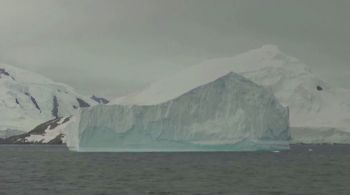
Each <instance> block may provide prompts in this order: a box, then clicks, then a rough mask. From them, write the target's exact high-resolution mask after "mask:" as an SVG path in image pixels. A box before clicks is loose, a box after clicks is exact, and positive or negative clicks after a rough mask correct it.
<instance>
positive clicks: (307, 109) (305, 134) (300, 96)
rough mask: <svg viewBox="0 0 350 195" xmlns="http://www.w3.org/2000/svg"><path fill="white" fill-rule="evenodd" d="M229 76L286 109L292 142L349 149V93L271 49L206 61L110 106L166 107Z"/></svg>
mask: <svg viewBox="0 0 350 195" xmlns="http://www.w3.org/2000/svg"><path fill="white" fill-rule="evenodd" d="M231 71H233V72H236V73H238V74H240V75H242V76H244V77H246V78H248V79H249V80H252V81H253V82H255V83H257V84H259V85H262V86H264V87H265V88H266V89H268V90H270V91H272V92H273V94H274V95H275V96H276V97H277V99H278V100H279V101H280V102H281V103H282V104H283V105H284V106H288V107H289V108H290V125H291V132H292V139H293V140H292V141H293V142H296V143H300V142H301V143H350V142H348V140H350V137H349V136H348V135H349V133H350V90H347V89H341V88H336V87H333V86H330V85H329V84H328V83H327V82H325V81H324V80H322V79H321V78H319V77H318V76H316V75H315V74H313V73H312V71H311V70H310V69H309V68H308V67H307V66H306V65H305V64H303V63H302V62H300V61H299V60H298V59H296V58H294V57H290V56H288V55H286V54H285V53H283V52H281V51H280V50H279V49H278V48H277V47H276V46H273V45H266V46H263V47H262V48H259V49H255V50H252V51H249V52H246V53H243V54H240V55H237V56H235V57H231V58H221V59H213V60H209V61H205V62H203V63H201V64H199V65H195V66H192V67H190V68H188V69H185V70H184V71H182V72H180V73H179V74H175V75H173V76H171V77H168V78H165V79H164V80H162V81H160V82H157V83H154V84H152V85H150V86H149V87H148V88H147V89H145V90H143V91H141V92H139V93H136V94H134V95H130V96H126V97H122V98H118V99H116V100H114V101H113V102H112V103H115V104H126V105H128V104H131V105H132V104H138V105H147V104H152V103H156V102H163V101H167V100H169V99H171V98H173V97H175V96H176V95H177V94H179V93H181V92H185V91H187V90H189V89H191V88H193V87H195V86H198V85H199V84H201V83H207V82H210V81H212V80H214V79H216V78H218V77H220V76H222V75H225V74H227V73H229V72H231ZM158 94H160V95H158ZM154 97H156V98H154Z"/></svg>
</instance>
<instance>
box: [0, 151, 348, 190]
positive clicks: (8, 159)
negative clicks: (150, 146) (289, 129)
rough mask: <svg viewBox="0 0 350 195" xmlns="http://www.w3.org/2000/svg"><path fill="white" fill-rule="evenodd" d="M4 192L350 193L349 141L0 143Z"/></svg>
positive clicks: (1, 185) (0, 172)
mask: <svg viewBox="0 0 350 195" xmlns="http://www.w3.org/2000/svg"><path fill="white" fill-rule="evenodd" d="M0 194H1V195H3V194H5V195H6V194H10V195H12V194H14V195H16V194H26V195H27V194H28V195H40V194H44V195H51V194H64V195H65V194H74V195H76V194H83V195H89V194H96V195H97V194H99V195H102V194H122V195H124V194H136V195H137V194H152V195H157V194H161V195H170V194H239V195H241V194H243V195H244V194H317V195H318V194H350V145H293V146H292V149H291V150H290V151H282V152H218V153H217V152H210V153H206V152H198V153H75V152H69V151H68V150H67V149H66V148H65V147H64V146H44V145H37V146H30V145H0Z"/></svg>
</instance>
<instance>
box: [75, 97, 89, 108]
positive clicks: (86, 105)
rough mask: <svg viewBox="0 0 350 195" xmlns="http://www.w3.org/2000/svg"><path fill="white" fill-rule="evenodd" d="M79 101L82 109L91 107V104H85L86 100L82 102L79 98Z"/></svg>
mask: <svg viewBox="0 0 350 195" xmlns="http://www.w3.org/2000/svg"><path fill="white" fill-rule="evenodd" d="M77 101H78V103H79V107H80V108H86V107H90V104H88V103H87V102H85V101H84V100H82V99H80V98H77Z"/></svg>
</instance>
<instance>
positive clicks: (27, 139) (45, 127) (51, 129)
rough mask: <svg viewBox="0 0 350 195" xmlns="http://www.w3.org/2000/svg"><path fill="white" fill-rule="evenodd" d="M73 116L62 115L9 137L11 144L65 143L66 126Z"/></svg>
mask: <svg viewBox="0 0 350 195" xmlns="http://www.w3.org/2000/svg"><path fill="white" fill-rule="evenodd" d="M71 122H72V117H60V118H56V119H52V120H49V121H47V122H45V123H42V124H40V125H38V126H36V127H35V128H34V129H32V130H31V131H29V132H28V133H24V134H20V135H15V136H11V137H8V138H6V139H5V140H4V142H5V143H9V144H63V143H65V142H66V132H65V129H66V126H67V125H69V123H71Z"/></svg>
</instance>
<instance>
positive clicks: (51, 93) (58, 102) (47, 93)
mask: <svg viewBox="0 0 350 195" xmlns="http://www.w3.org/2000/svg"><path fill="white" fill-rule="evenodd" d="M96 104H97V102H95V101H94V100H91V99H90V98H86V97H83V96H81V95H79V94H77V93H76V92H74V90H73V89H72V88H71V87H69V86H66V85H64V84H61V83H57V82H54V81H52V80H50V79H48V78H45V77H43V76H41V75H38V74H36V73H33V72H29V71H26V70H23V69H19V68H16V67H13V66H9V65H5V64H0V131H6V132H8V131H11V132H14V131H16V132H18V131H19V132H21V131H24V132H28V131H29V130H31V129H33V128H34V127H35V126H37V125H38V124H41V123H43V122H46V121H48V120H51V119H54V118H58V117H63V116H70V115H72V114H75V113H77V112H78V109H79V108H80V107H81V105H85V106H90V105H96Z"/></svg>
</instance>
